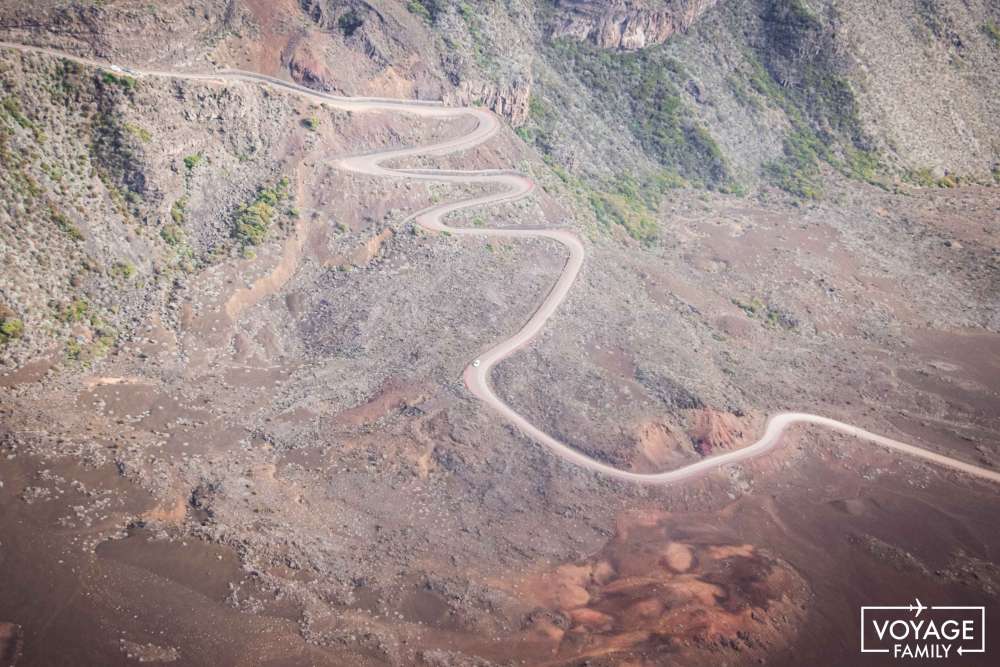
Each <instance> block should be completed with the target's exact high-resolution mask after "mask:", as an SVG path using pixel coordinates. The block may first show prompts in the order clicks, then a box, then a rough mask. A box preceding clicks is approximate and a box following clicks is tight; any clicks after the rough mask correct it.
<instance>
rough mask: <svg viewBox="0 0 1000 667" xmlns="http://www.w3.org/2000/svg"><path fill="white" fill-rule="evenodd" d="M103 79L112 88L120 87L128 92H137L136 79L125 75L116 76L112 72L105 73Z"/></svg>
mask: <svg viewBox="0 0 1000 667" xmlns="http://www.w3.org/2000/svg"><path fill="white" fill-rule="evenodd" d="M102 78H103V81H104V83H106V84H108V85H112V86H120V87H122V88H123V89H125V90H127V91H133V90H135V86H136V84H137V81H136V80H135V79H134V78H132V77H130V76H126V75H124V74H122V75H116V74H112V73H111V72H104V76H103V77H102Z"/></svg>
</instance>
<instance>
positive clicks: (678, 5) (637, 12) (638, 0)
mask: <svg viewBox="0 0 1000 667" xmlns="http://www.w3.org/2000/svg"><path fill="white" fill-rule="evenodd" d="M717 3H718V0H662V1H660V2H656V1H654V0H604V1H595V0H559V2H558V5H559V8H560V9H561V10H562V13H561V15H560V16H559V18H557V19H556V21H555V22H554V24H553V25H552V27H551V31H550V37H551V38H552V39H558V38H560V37H563V38H569V39H573V40H576V41H581V42H583V41H589V42H593V43H594V44H596V45H597V46H599V47H601V48H602V49H622V50H627V51H635V50H638V49H643V48H646V47H647V46H652V45H654V44H662V43H663V42H664V41H666V40H667V38H668V37H670V36H671V35H673V34H674V33H676V32H682V31H685V30H687V29H688V28H690V27H691V26H692V25H693V24H694V22H695V21H697V20H698V18H699V17H700V16H701V15H702V14H704V13H705V12H706V11H707V10H709V9H711V8H712V7H714V6H715V5H716V4H717Z"/></svg>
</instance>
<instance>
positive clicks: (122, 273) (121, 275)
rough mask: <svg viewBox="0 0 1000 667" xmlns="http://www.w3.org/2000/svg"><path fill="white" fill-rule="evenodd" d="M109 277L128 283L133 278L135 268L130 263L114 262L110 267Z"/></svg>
mask: <svg viewBox="0 0 1000 667" xmlns="http://www.w3.org/2000/svg"><path fill="white" fill-rule="evenodd" d="M111 275H112V277H114V278H116V279H118V280H120V281H122V282H128V281H129V280H131V279H132V278H133V277H134V276H135V266H134V265H133V264H131V263H130V262H116V263H115V265H114V266H112V267H111Z"/></svg>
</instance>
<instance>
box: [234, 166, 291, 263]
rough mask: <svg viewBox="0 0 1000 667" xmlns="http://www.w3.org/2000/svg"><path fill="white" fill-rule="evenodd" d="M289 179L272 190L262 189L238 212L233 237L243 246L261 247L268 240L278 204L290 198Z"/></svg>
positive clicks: (283, 179) (281, 181)
mask: <svg viewBox="0 0 1000 667" xmlns="http://www.w3.org/2000/svg"><path fill="white" fill-rule="evenodd" d="M288 185H289V183H288V179H287V178H282V179H281V180H280V181H278V183H277V185H275V186H274V187H271V188H261V189H260V190H258V191H257V196H256V197H255V198H254V200H253V201H252V202H250V203H248V204H245V205H243V206H241V207H240V208H239V209H238V210H237V211H236V219H235V221H234V225H233V236H234V237H235V238H236V239H237V240H238V241H239V242H240V243H241V244H242V245H243V246H249V245H254V246H256V245H260V244H261V243H263V242H264V240H265V239H266V238H267V234H268V231H269V230H270V228H271V223H272V222H273V220H274V216H275V212H276V208H277V206H278V204H280V203H281V202H282V201H284V200H285V199H287V198H288Z"/></svg>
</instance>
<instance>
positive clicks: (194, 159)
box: [184, 153, 205, 171]
mask: <svg viewBox="0 0 1000 667" xmlns="http://www.w3.org/2000/svg"><path fill="white" fill-rule="evenodd" d="M204 159H205V158H204V156H203V155H202V154H201V153H195V154H194V155H188V156H187V157H185V158H184V167H185V168H186V169H187V170H188V171H191V170H193V169H194V168H195V167H197V166H198V165H199V164H201V163H202V161H203V160H204Z"/></svg>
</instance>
